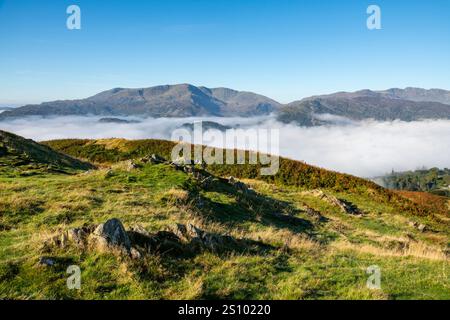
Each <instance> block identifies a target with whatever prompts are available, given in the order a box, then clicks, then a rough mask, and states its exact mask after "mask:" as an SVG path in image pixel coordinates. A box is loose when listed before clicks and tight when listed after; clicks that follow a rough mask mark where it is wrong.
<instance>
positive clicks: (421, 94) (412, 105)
mask: <svg viewBox="0 0 450 320" xmlns="http://www.w3.org/2000/svg"><path fill="white" fill-rule="evenodd" d="M325 114H326V115H333V116H339V117H346V118H349V119H352V120H364V119H375V120H380V121H389V120H403V121H415V120H422V119H450V91H446V90H441V89H431V90H426V89H420V88H406V89H389V90H385V91H371V90H361V91H356V92H337V93H333V94H329V95H322V96H313V97H309V98H305V99H303V100H299V101H295V102H292V103H289V104H287V105H285V106H283V107H282V108H280V110H279V112H278V120H280V121H282V122H285V123H290V122H295V123H297V124H300V125H305V126H313V125H320V124H323V122H324V121H323V120H322V119H321V117H320V116H321V115H325Z"/></svg>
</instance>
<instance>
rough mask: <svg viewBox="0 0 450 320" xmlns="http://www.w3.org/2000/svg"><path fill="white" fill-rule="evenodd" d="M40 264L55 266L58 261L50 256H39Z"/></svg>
mask: <svg viewBox="0 0 450 320" xmlns="http://www.w3.org/2000/svg"><path fill="white" fill-rule="evenodd" d="M39 265H41V266H45V267H53V266H55V265H56V261H55V260H54V259H52V258H48V257H40V258H39Z"/></svg>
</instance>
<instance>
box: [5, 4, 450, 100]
mask: <svg viewBox="0 0 450 320" xmlns="http://www.w3.org/2000/svg"><path fill="white" fill-rule="evenodd" d="M71 4H76V5H78V6H80V8H81V14H82V17H81V19H82V22H81V23H82V29H81V30H68V29H67V28H66V19H67V17H68V15H67V14H66V8H67V7H68V6H69V5H71ZM370 4H377V5H379V6H380V7H381V10H382V30H368V29H367V27H366V19H367V14H366V9H367V7H368V5H370ZM175 83H192V84H194V85H204V86H208V87H218V86H224V87H230V88H234V89H238V90H247V91H254V92H257V93H261V94H264V95H267V96H270V97H272V98H274V99H277V100H279V101H280V102H290V101H293V100H297V99H299V98H302V97H305V96H309V95H314V94H321V93H330V92H334V91H341V90H346V91H353V90H358V89H363V88H370V89H386V88H390V87H406V86H418V87H425V88H435V87H438V88H444V89H450V1H448V0H434V1H425V0H423V1H417V0H395V1H392V0H387V1H381V0H372V1H365V0H342V1H335V0H323V1H314V0H303V1H301V0H297V1H296V0H266V1H264V0H239V1H238V0H147V1H144V0H127V1H125V0H122V1H118V0H107V1H106V0H71V1H66V0H57V1H55V0H40V1H35V0H0V104H24V103H34V102H42V101H49V100H55V99H72V98H84V97H87V96H90V95H93V94H95V93H97V92H99V91H102V90H107V89H110V88H113V87H148V86H153V85H159V84H175Z"/></svg>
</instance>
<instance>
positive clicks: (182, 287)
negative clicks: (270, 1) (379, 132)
mask: <svg viewBox="0 0 450 320" xmlns="http://www.w3.org/2000/svg"><path fill="white" fill-rule="evenodd" d="M46 145H48V146H52V147H53V148H55V149H57V150H59V151H62V152H63V153H66V154H70V155H73V156H77V157H79V158H82V159H85V160H91V161H93V162H95V163H96V164H97V165H98V166H99V169H97V170H89V171H84V170H80V171H74V172H71V174H62V173H58V172H52V171H46V170H42V171H40V172H39V173H36V175H33V176H11V175H9V174H5V173H0V190H1V192H2V197H1V198H0V280H1V281H0V298H14V299H243V298H248V299H450V294H449V290H448V285H449V282H448V279H449V277H448V267H449V256H448V252H449V220H448V218H449V216H448V213H449V212H448V207H447V208H445V207H444V204H445V203H443V205H442V206H439V207H436V208H434V207H429V206H426V205H423V204H421V203H420V202H419V201H413V200H409V199H408V198H406V197H405V196H403V195H399V194H396V193H392V192H390V191H387V190H385V189H383V188H380V187H378V186H376V185H374V184H372V183H370V182H368V181H365V180H362V179H359V178H356V177H352V176H347V175H341V174H338V173H334V172H329V171H326V170H323V169H320V168H315V167H311V166H308V165H306V164H304V163H298V162H295V161H291V160H287V159H283V160H282V162H281V170H280V173H279V175H278V176H275V177H272V178H263V177H260V176H259V175H258V171H257V170H256V168H255V167H252V166H241V167H238V166H236V167H234V166H225V167H209V168H207V171H204V170H202V169H201V168H199V167H197V168H190V167H189V168H187V167H184V168H182V167H176V166H174V165H171V164H169V163H164V162H163V163H154V162H151V161H147V160H146V159H140V158H142V157H144V156H147V155H148V154H149V153H156V154H159V155H161V156H166V157H167V156H168V154H169V152H170V150H171V148H172V143H170V142H165V141H157V140H145V141H126V140H117V139H115V140H100V141H93V140H92V141H90V140H60V141H51V142H47V143H46ZM130 158H132V159H135V160H134V161H132V162H131V161H127V159H130ZM0 159H2V157H1V156H0ZM9 169H11V170H13V169H14V168H13V167H12V166H10V167H9ZM208 172H210V173H211V174H212V175H210V173H208ZM229 175H233V176H235V177H240V181H236V180H233V179H231V180H229V179H225V178H223V177H226V176H229ZM412 213H413V214H412ZM111 218H117V219H120V220H121V221H122V222H123V224H124V226H125V229H127V230H142V229H143V230H145V232H148V233H149V234H158V235H160V236H161V235H164V234H165V233H161V231H167V230H173V228H174V225H175V224H183V225H193V226H195V228H197V229H198V230H202V232H204V234H207V235H209V236H208V237H207V239H210V241H211V243H214V246H213V245H201V244H200V245H199V243H198V242H197V243H196V242H194V241H191V242H187V241H185V240H182V241H180V242H179V243H178V242H177V244H176V245H169V248H168V249H167V248H166V249H163V247H155V248H152V250H150V251H148V252H146V253H145V254H143V255H142V256H141V257H138V258H136V257H134V258H132V257H130V256H129V255H126V254H123V253H121V252H117V251H114V250H109V251H108V250H107V251H99V250H97V249H95V248H91V247H79V246H77V245H75V244H73V243H69V244H67V245H64V246H60V245H51V246H48V245H47V243H48V241H49V240H50V239H54V236H55V235H58V236H59V235H60V234H61V232H65V231H67V230H70V229H71V228H75V227H82V226H85V228H89V226H93V225H97V224H99V223H104V222H105V221H107V220H108V219H111ZM417 226H423V227H424V228H418V227H417ZM419 229H420V230H419ZM143 232H144V231H143ZM169 234H170V233H169ZM165 235H166V236H167V233H166V234H165ZM205 239H206V237H205ZM211 239H212V240H211ZM197 240H198V239H197ZM213 240H214V242H213ZM219 240H220V241H219ZM51 243H53V242H51ZM43 258H45V259H48V260H51V261H52V262H53V264H52V265H45V264H43V263H39V261H43ZM45 259H44V260H45ZM70 265H78V266H79V267H80V269H81V272H82V278H81V279H82V280H81V289H80V290H69V289H68V288H67V286H66V279H67V277H68V274H67V273H66V269H67V267H68V266H70ZM373 265H376V266H378V267H380V269H381V275H382V278H381V289H380V290H374V289H369V288H367V286H366V281H367V278H368V277H369V275H368V274H367V273H366V270H367V268H368V267H369V266H373Z"/></svg>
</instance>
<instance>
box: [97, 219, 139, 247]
mask: <svg viewBox="0 0 450 320" xmlns="http://www.w3.org/2000/svg"><path fill="white" fill-rule="evenodd" d="M91 240H92V242H94V243H95V245H96V246H97V247H98V248H100V249H108V248H111V247H117V248H120V249H125V250H126V251H127V252H130V250H131V241H130V238H129V237H128V234H127V232H126V231H125V228H124V227H123V225H122V222H120V220H119V219H110V220H108V221H106V222H105V223H102V224H100V225H98V226H97V228H95V230H94V232H93V233H92V234H91Z"/></svg>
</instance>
